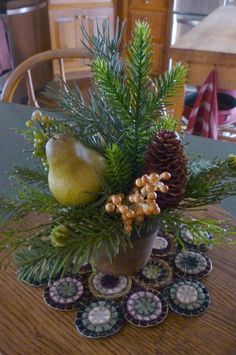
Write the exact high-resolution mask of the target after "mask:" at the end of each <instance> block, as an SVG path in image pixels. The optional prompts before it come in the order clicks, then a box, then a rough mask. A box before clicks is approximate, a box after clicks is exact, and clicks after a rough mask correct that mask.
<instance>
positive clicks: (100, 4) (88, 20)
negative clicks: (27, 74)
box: [49, 0, 115, 79]
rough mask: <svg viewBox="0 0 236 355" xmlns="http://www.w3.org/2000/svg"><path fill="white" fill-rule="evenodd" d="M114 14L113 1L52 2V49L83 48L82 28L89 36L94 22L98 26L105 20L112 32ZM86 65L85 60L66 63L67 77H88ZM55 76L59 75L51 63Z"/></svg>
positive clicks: (88, 72)
mask: <svg viewBox="0 0 236 355" xmlns="http://www.w3.org/2000/svg"><path fill="white" fill-rule="evenodd" d="M114 13H115V5H114V1H89V2H84V0H83V1H79V0H77V1H76V0H70V2H68V1H66V0H53V1H52V0H51V1H50V2H49V21H50V34H51V44H52V48H53V49H54V48H75V47H76V48H83V43H82V42H83V40H84V36H83V33H82V30H81V26H84V27H85V29H86V30H87V32H88V33H90V32H91V26H92V25H93V24H94V23H95V22H96V21H98V26H99V27H100V26H101V24H102V23H103V21H105V20H108V21H109V22H110V25H111V28H112V29H113V27H114ZM94 28H95V27H94ZM88 63H89V61H88V60H87V59H68V60H65V71H66V75H67V78H68V79H70V78H79V77H87V76H89V75H90V70H89V67H88V65H87V64H88ZM54 74H55V75H57V74H59V67H58V65H57V63H54Z"/></svg>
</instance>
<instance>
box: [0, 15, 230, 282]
mask: <svg viewBox="0 0 236 355" xmlns="http://www.w3.org/2000/svg"><path fill="white" fill-rule="evenodd" d="M123 26H124V24H122V25H121V26H120V24H119V22H117V24H116V29H115V35H114V37H112V36H111V31H110V29H109V25H108V23H107V22H105V23H104V24H103V26H102V27H99V26H98V23H97V24H96V28H95V27H92V35H91V36H89V35H88V33H87V32H86V31H85V29H83V33H84V38H85V43H84V44H85V46H86V47H87V49H88V50H89V51H90V53H91V54H92V56H93V57H94V59H93V62H92V64H91V69H92V73H93V76H94V87H92V89H91V91H90V92H89V95H88V97H87V98H86V99H84V98H83V96H82V93H81V91H80V89H79V87H78V86H77V85H76V84H75V83H74V84H73V85H72V86H70V85H68V84H66V83H63V85H61V86H59V85H58V84H55V83H54V84H53V85H51V86H50V87H49V88H48V90H47V95H48V96H49V97H50V98H52V99H53V100H54V101H56V102H57V104H58V110H59V111H60V112H61V114H60V116H58V118H57V120H51V119H49V117H48V116H46V115H45V116H40V115H39V114H36V115H34V117H32V118H31V120H30V121H28V123H27V125H28V127H29V128H33V129H29V130H28V131H24V132H23V133H24V135H25V137H26V139H27V140H28V141H29V142H31V143H33V144H35V147H34V148H35V150H36V151H37V152H38V153H39V154H41V153H43V154H44V153H45V141H46V139H45V137H46V136H47V137H51V136H53V135H54V134H55V133H61V132H63V133H65V132H66V133H72V134H73V135H74V136H75V137H77V138H78V139H79V140H81V141H82V142H83V143H84V144H86V145H88V146H89V147H91V148H93V149H95V150H97V151H99V152H100V153H101V154H103V156H104V157H105V161H106V175H105V177H104V181H101V184H102V187H103V191H102V192H101V194H100V198H99V199H98V200H97V201H95V202H94V203H92V204H90V205H84V206H80V207H76V208H75V207H73V208H72V207H71V208H70V207H64V206H62V205H60V204H59V203H58V202H57V201H56V200H55V198H54V197H53V196H52V195H51V193H50V191H49V189H48V186H47V176H46V173H45V171H43V170H42V169H37V170H36V169H29V168H27V167H16V171H15V173H13V177H14V178H15V179H16V182H17V188H16V193H17V198H16V200H11V199H7V198H4V197H1V200H0V218H1V219H2V223H3V224H5V226H6V228H5V229H4V231H3V232H2V233H1V237H0V252H1V251H5V250H6V249H8V253H9V254H12V253H13V254H14V262H15V265H16V266H17V268H19V269H20V278H23V279H25V280H27V279H28V280H29V279H31V278H33V279H35V281H40V279H42V278H43V277H45V275H49V277H54V276H56V275H58V274H59V273H62V274H63V275H64V274H66V273H67V272H68V271H73V272H78V271H79V269H80V267H81V265H82V264H84V263H87V262H89V261H90V262H93V261H94V259H95V258H96V255H97V253H98V252H99V250H101V249H103V251H105V253H107V255H108V256H109V257H110V258H111V259H112V257H113V256H114V255H116V254H117V253H118V251H119V249H124V250H125V248H126V247H127V246H128V245H130V243H131V242H130V239H129V237H128V236H127V235H126V234H124V231H123V223H122V220H121V218H120V216H119V215H116V214H114V215H109V214H107V213H106V212H105V209H104V205H105V203H106V201H107V198H108V196H109V195H111V194H113V193H119V192H125V193H128V192H129V191H130V189H131V188H132V186H133V184H134V179H135V178H136V177H138V176H141V175H142V167H143V160H144V154H145V151H146V147H147V145H148V144H149V143H150V142H151V141H152V139H153V136H154V135H155V134H156V133H157V132H159V131H162V130H166V129H167V130H175V128H176V121H175V120H174V119H173V118H172V117H168V116H167V115H166V112H165V108H166V105H169V103H170V98H171V97H173V96H174V95H177V94H178V91H179V90H180V89H181V88H182V85H183V84H184V81H185V76H186V73H187V69H186V67H185V66H182V65H180V64H177V65H175V66H174V67H173V68H172V70H171V71H169V72H167V73H165V74H164V75H163V76H160V77H159V78H152V76H151V64H152V59H151V58H152V44H151V35H150V27H149V25H148V24H147V23H145V22H137V24H136V27H135V31H134V33H133V36H132V39H131V43H130V44H129V46H128V48H127V50H126V51H125V52H122V51H121V50H120V44H121V39H122V32H123ZM125 55H126V56H125ZM40 133H42V134H43V136H42V135H40ZM35 155H36V154H35ZM40 158H42V156H40ZM43 158H44V157H43ZM234 177H235V172H234V173H233V169H231V168H230V166H229V165H228V163H227V162H226V163H225V162H213V163H203V162H200V163H190V166H189V176H188V185H187V191H186V198H185V200H184V201H183V202H182V204H181V205H180V206H179V208H178V209H177V210H166V211H165V212H164V213H162V214H161V215H160V216H159V217H148V218H146V220H145V222H144V223H143V224H142V225H141V226H139V225H134V228H135V230H136V232H137V233H138V234H142V232H143V230H145V231H147V230H148V231H152V230H153V228H155V227H156V225H157V223H158V224H159V225H160V226H162V227H163V228H164V227H165V226H166V224H167V225H169V226H170V227H172V228H173V230H174V231H175V232H176V238H178V231H179V230H180V227H181V225H182V224H186V225H187V226H188V228H189V229H190V231H193V232H195V233H196V235H198V234H199V230H203V229H204V228H206V229H207V230H208V231H210V232H213V234H214V235H215V236H216V239H215V242H216V243H218V242H219V243H220V242H222V240H223V238H225V237H226V238H227V237H228V234H229V233H231V232H232V231H231V230H230V229H229V230H227V232H226V231H225V230H224V229H223V228H222V227H221V226H220V225H219V223H218V222H216V221H210V220H201V219H200V220H191V219H186V218H184V217H183V210H185V209H189V208H194V207H198V206H202V205H205V204H208V203H209V202H210V203H216V202H218V201H219V200H220V199H222V198H224V197H225V196H229V195H232V194H236V188H235V181H234V180H233V179H234ZM31 212H37V213H42V214H44V215H45V214H46V216H47V218H46V219H45V222H43V223H41V224H40V225H39V224H38V223H33V224H32V223H31V224H30V225H29V224H28V223H26V220H25V217H26V216H27V215H28V214H30V213H31ZM9 219H11V220H12V221H11V228H9V227H8V226H7V222H8V221H9ZM19 222H21V223H24V224H23V226H22V224H21V225H20V226H19V225H18V223H19ZM200 236H201V234H199V238H200ZM6 260H7V259H1V263H2V265H3V264H4V262H5V261H6Z"/></svg>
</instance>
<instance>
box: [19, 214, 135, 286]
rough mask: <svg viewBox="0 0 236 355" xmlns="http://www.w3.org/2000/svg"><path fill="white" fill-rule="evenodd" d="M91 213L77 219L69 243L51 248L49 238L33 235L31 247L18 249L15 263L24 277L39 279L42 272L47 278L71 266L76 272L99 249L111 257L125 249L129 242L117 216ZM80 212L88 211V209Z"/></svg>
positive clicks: (91, 258)
mask: <svg viewBox="0 0 236 355" xmlns="http://www.w3.org/2000/svg"><path fill="white" fill-rule="evenodd" d="M91 212H92V214H93V216H91V215H87V217H85V216H84V217H83V218H82V219H79V222H77V223H78V230H74V231H73V228H74V227H73V228H72V229H71V232H70V233H71V234H70V238H69V241H68V244H66V245H65V246H64V247H54V246H52V245H51V244H50V241H47V242H45V241H43V240H42V238H35V239H34V240H33V241H32V243H31V248H30V249H29V248H23V249H20V250H18V251H17V252H16V253H15V256H14V262H15V265H16V266H17V267H18V268H20V269H21V275H23V277H24V279H30V278H32V277H33V278H34V279H35V280H37V281H40V279H41V278H42V277H43V275H45V274H49V276H50V277H55V276H56V275H58V274H59V273H62V275H65V274H66V273H67V272H69V271H71V270H72V269H71V268H73V272H78V271H79V269H80V267H81V266H82V264H84V263H87V262H89V261H91V260H93V258H94V257H95V256H96V254H97V253H98V252H99V250H100V249H101V248H103V249H104V250H105V252H107V253H108V255H109V256H112V255H113V256H114V255H116V254H117V252H118V250H119V249H120V248H121V249H125V248H126V247H127V246H128V245H130V240H129V238H128V237H127V236H126V235H125V234H124V233H122V225H121V224H122V223H121V221H120V219H119V218H111V216H109V215H107V214H105V213H104V214H103V215H101V213H100V212H99V213H96V210H95V211H94V210H91ZM97 212H98V211H97ZM81 213H87V214H88V211H87V212H85V211H81ZM77 221H78V219H77ZM101 223H102V225H103V228H102V229H101Z"/></svg>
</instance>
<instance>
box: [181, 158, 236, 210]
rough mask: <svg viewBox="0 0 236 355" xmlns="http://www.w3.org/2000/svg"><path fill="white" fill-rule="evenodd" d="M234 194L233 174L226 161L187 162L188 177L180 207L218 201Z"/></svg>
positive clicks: (235, 193) (190, 206) (184, 207)
mask: <svg viewBox="0 0 236 355" xmlns="http://www.w3.org/2000/svg"><path fill="white" fill-rule="evenodd" d="M234 195H236V183H235V174H234V173H233V171H232V170H231V169H230V167H229V166H228V163H227V161H217V160H215V161H213V162H207V161H204V160H200V161H194V162H192V163H190V164H189V178H188V183H187V187H186V194H185V199H184V201H183V202H182V203H181V205H180V206H179V208H181V209H189V208H196V207H200V206H205V205H207V204H215V203H220V202H221V201H222V200H223V199H224V198H226V197H229V196H234Z"/></svg>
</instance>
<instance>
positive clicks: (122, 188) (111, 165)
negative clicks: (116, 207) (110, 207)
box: [105, 144, 132, 193]
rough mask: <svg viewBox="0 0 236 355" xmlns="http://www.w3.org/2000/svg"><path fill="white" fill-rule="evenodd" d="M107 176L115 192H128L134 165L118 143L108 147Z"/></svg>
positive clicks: (106, 156) (106, 155)
mask: <svg viewBox="0 0 236 355" xmlns="http://www.w3.org/2000/svg"><path fill="white" fill-rule="evenodd" d="M105 158H106V177H107V179H108V181H109V183H110V185H111V187H112V191H113V192H114V193H118V192H127V191H128V189H129V188H130V181H132V180H131V177H132V166H131V165H130V162H129V159H128V157H127V155H126V153H125V152H124V151H123V150H122V148H121V147H119V146H118V145H117V144H113V145H111V146H109V147H108V148H107V149H106V154H105Z"/></svg>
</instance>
